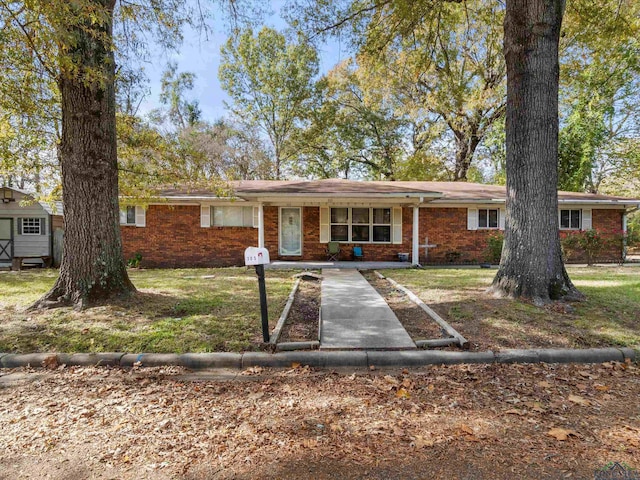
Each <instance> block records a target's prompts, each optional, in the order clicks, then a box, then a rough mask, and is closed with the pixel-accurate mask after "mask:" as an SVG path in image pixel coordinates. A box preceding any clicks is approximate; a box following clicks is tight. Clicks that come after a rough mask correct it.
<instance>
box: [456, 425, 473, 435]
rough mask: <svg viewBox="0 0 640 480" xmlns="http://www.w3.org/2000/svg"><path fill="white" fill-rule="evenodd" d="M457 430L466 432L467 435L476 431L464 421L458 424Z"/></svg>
mask: <svg viewBox="0 0 640 480" xmlns="http://www.w3.org/2000/svg"><path fill="white" fill-rule="evenodd" d="M458 430H460V431H461V432H462V433H466V434H467V435H473V434H474V433H476V432H474V431H473V428H471V427H470V426H469V425H465V424H464V423H461V424H460V425H458Z"/></svg>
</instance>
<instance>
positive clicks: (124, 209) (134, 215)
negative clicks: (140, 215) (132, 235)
mask: <svg viewBox="0 0 640 480" xmlns="http://www.w3.org/2000/svg"><path fill="white" fill-rule="evenodd" d="M129 208H133V222H128V221H127V220H128V218H127V217H128V212H127V209H129ZM120 212H122V215H121V216H120V225H126V226H129V227H135V226H136V207H133V206H131V205H129V206H126V207H124V208H121V209H120ZM123 219H124V222H123V221H122V220H123Z"/></svg>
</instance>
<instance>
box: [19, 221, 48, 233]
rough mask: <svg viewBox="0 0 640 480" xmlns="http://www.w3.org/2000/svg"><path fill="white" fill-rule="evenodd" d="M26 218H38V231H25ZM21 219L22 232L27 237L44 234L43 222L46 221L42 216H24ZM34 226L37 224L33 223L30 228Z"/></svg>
mask: <svg viewBox="0 0 640 480" xmlns="http://www.w3.org/2000/svg"><path fill="white" fill-rule="evenodd" d="M25 220H38V233H26V232H25V231H24V222H25ZM21 221H22V233H21V235H23V236H25V237H29V236H38V235H42V224H43V223H44V222H43V218H42V217H22V220H21ZM34 226H35V225H31V226H30V228H32V227H34Z"/></svg>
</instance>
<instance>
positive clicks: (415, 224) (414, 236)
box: [411, 205, 420, 265]
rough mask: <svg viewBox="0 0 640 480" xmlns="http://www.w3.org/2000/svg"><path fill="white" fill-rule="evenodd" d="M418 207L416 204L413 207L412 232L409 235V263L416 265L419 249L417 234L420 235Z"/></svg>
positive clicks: (418, 261) (418, 258)
mask: <svg viewBox="0 0 640 480" xmlns="http://www.w3.org/2000/svg"><path fill="white" fill-rule="evenodd" d="M419 221H420V208H419V207H418V206H417V205H416V206H415V207H413V234H412V235H411V263H412V264H414V265H418V264H419V263H420V250H419V246H418V244H419V243H420V242H419V241H418V236H419V235H420V224H419Z"/></svg>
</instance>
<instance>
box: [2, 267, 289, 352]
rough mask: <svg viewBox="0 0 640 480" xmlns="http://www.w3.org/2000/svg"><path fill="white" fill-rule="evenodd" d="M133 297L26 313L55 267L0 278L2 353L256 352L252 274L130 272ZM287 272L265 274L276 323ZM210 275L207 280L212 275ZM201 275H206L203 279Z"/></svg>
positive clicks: (235, 271) (257, 323)
mask: <svg viewBox="0 0 640 480" xmlns="http://www.w3.org/2000/svg"><path fill="white" fill-rule="evenodd" d="M129 274H130V277H131V280H132V281H133V283H134V284H135V285H136V287H137V288H138V290H139V293H138V294H137V295H136V296H134V297H133V298H132V299H130V300H128V301H120V302H117V303H115V304H110V305H103V306H96V307H93V308H89V309H87V310H84V311H82V312H76V311H74V310H72V309H70V308H59V309H55V310H50V311H45V312H37V313H27V312H25V311H24V309H25V307H26V306H28V305H29V304H30V303H31V302H33V301H35V300H36V299H37V298H39V297H40V296H41V295H42V294H43V293H45V292H46V291H47V290H48V289H49V288H50V287H51V286H52V285H53V283H54V281H55V279H56V275H57V273H56V272H55V271H53V270H30V271H22V272H19V273H16V272H1V273H0V322H1V323H0V352H20V353H25V352H40V351H43V352H44V351H57V352H105V351H129V352H163V353H169V352H173V353H183V352H208V351H245V350H256V349H258V348H259V344H260V342H261V341H262V333H261V326H260V325H261V323H260V303H259V296H258V283H257V277H256V275H255V272H254V271H253V269H245V268H225V269H184V270H176V269H170V270H168V269H167V270H131V271H130V272H129ZM291 275H292V272H287V271H267V274H266V277H267V278H266V283H267V296H268V301H269V323H270V326H271V328H273V327H274V326H275V322H276V321H277V319H278V317H279V316H280V313H281V312H282V309H283V308H284V304H285V303H286V299H287V296H288V295H289V292H290V291H291V288H292V286H293V279H292V278H291ZM211 276H213V278H210V277H211ZM203 277H207V278H203Z"/></svg>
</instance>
